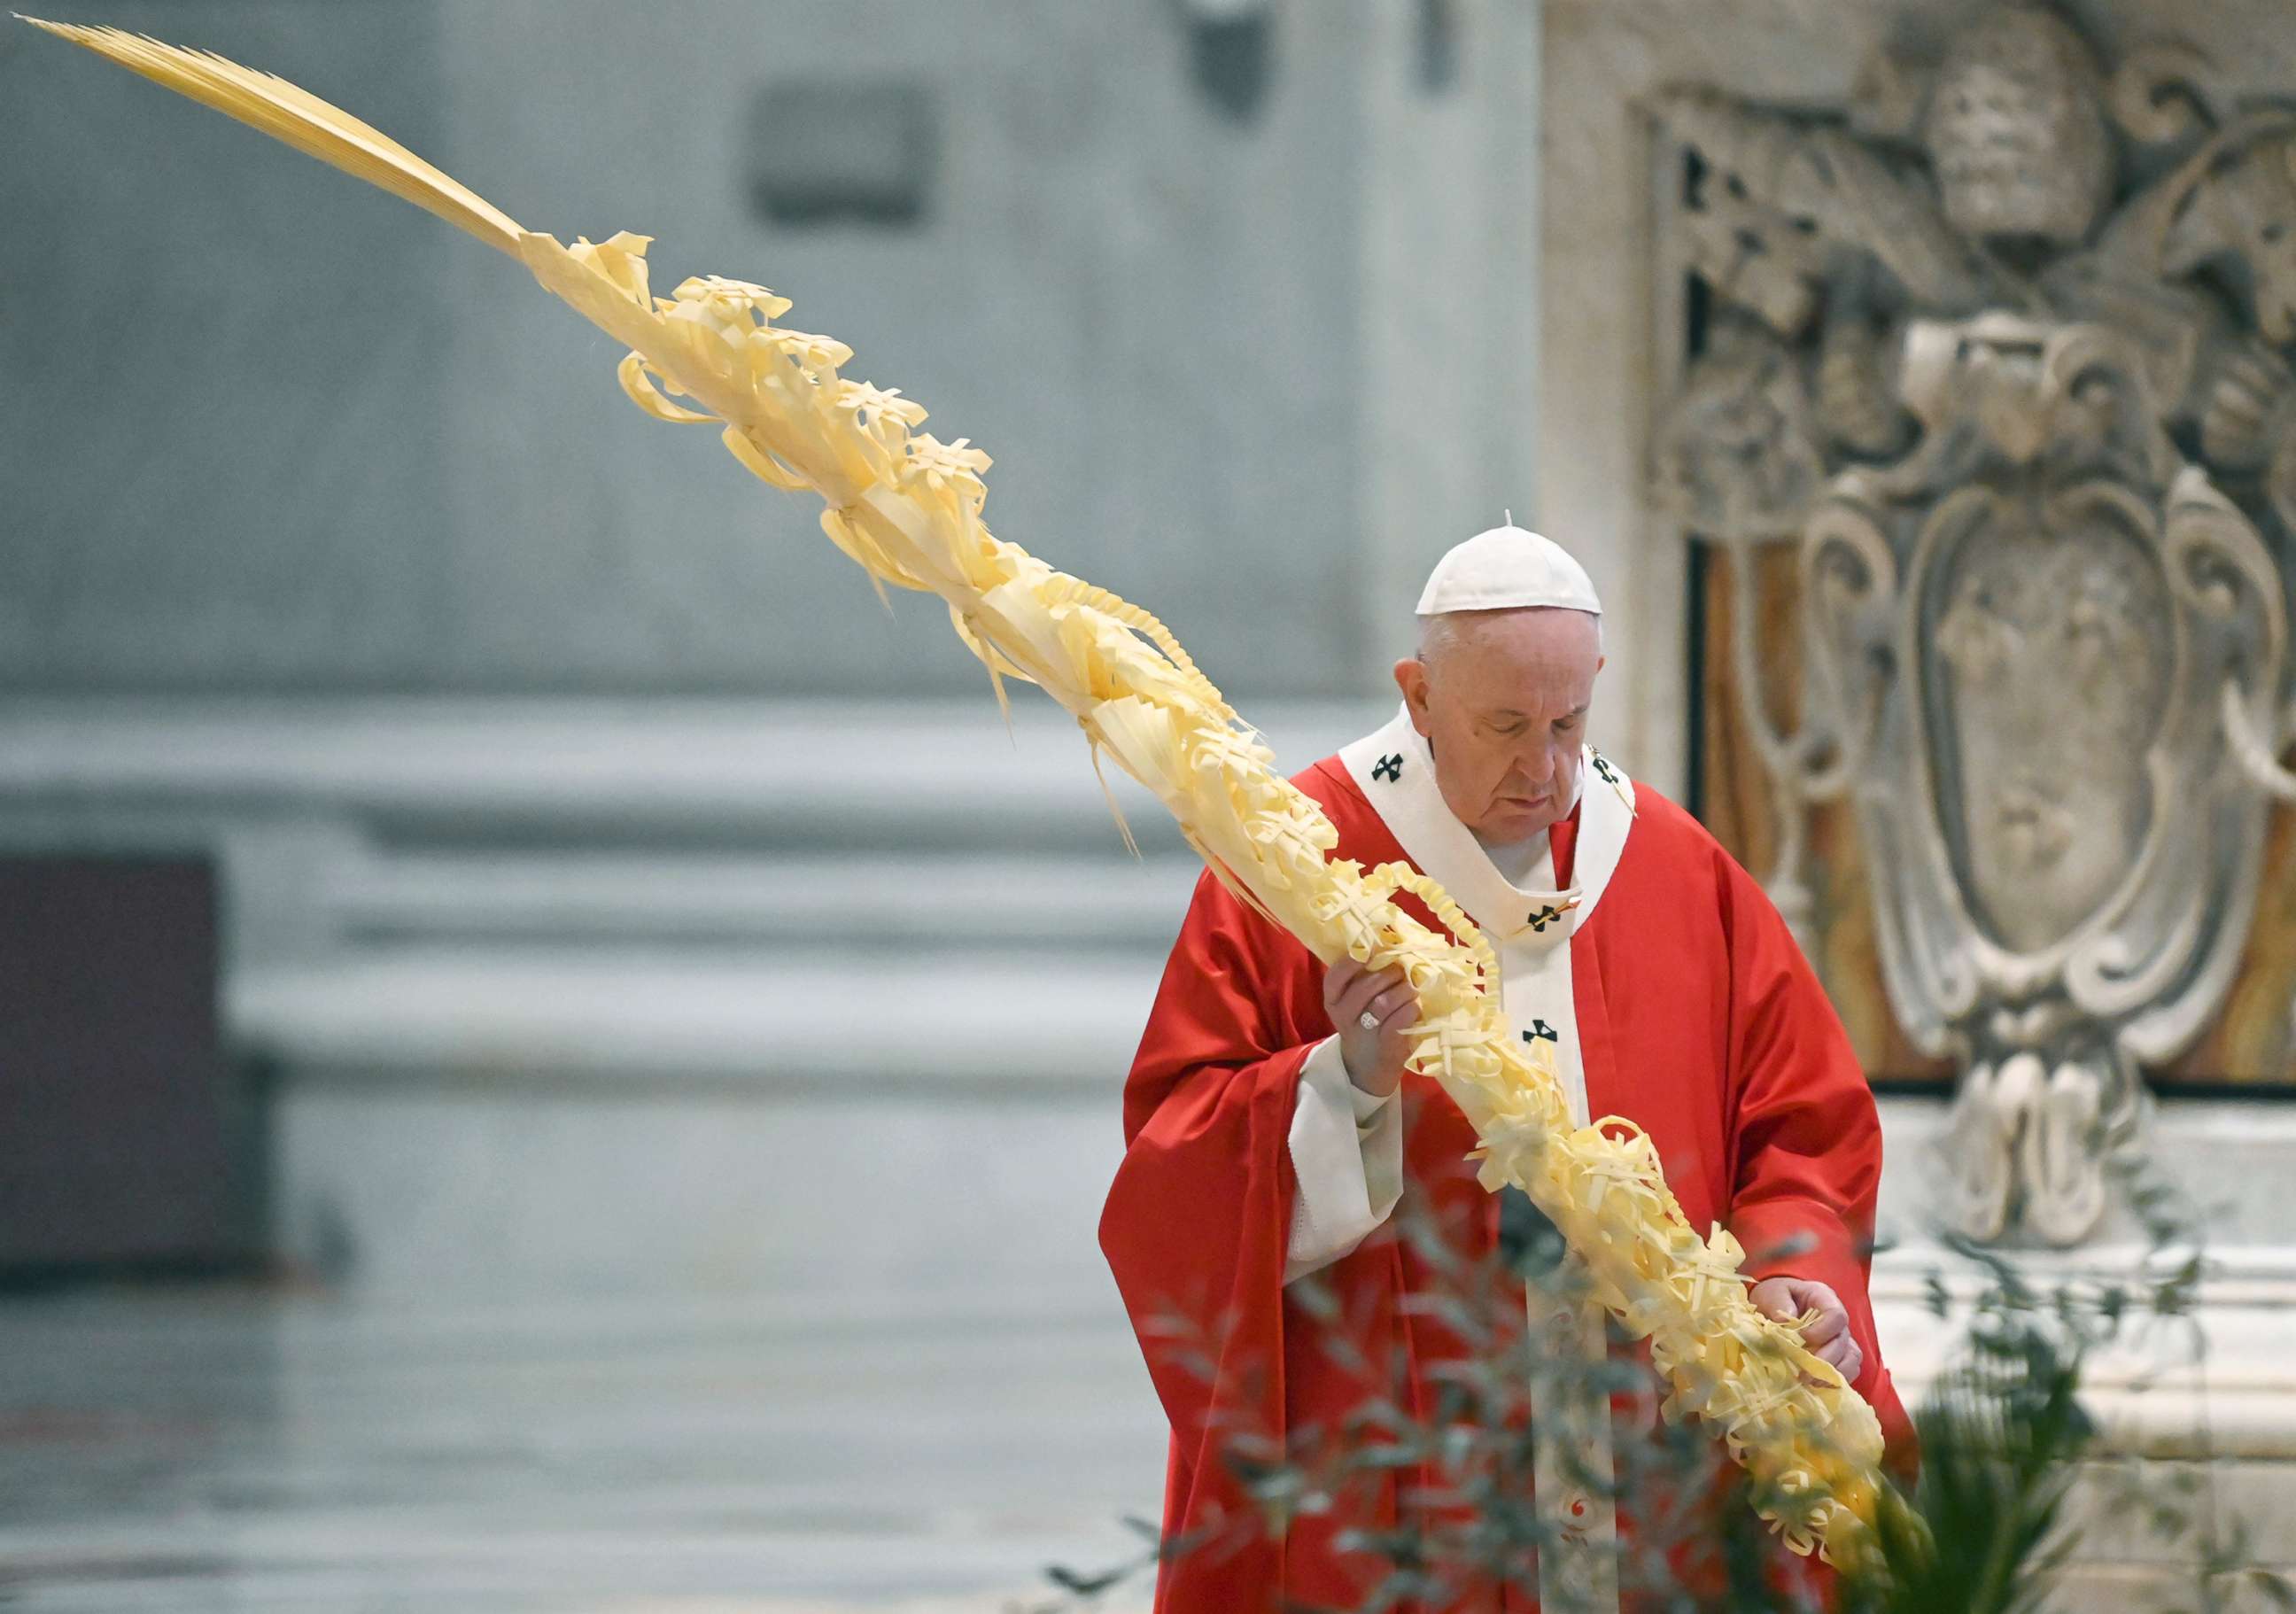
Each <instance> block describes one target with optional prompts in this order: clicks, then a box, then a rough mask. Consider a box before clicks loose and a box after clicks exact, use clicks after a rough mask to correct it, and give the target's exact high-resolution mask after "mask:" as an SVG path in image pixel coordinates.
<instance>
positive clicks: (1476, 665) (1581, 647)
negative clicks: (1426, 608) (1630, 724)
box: [1420, 606, 1603, 715]
mask: <svg viewBox="0 0 2296 1614" xmlns="http://www.w3.org/2000/svg"><path fill="white" fill-rule="evenodd" d="M1424 629H1425V631H1424V633H1423V635H1422V639H1421V643H1420V659H1421V660H1423V661H1424V662H1425V663H1426V664H1427V668H1428V675H1429V679H1430V682H1431V683H1432V684H1436V685H1437V686H1439V687H1440V688H1442V689H1443V690H1445V691H1446V692H1447V693H1449V694H1451V695H1453V696H1454V697H1456V699H1458V700H1462V701H1464V702H1466V703H1468V704H1470V705H1475V706H1507V707H1511V708H1513V709H1519V710H1525V711H1529V710H1531V709H1534V708H1537V709H1552V713H1553V714H1554V715H1559V714H1561V713H1563V712H1568V711H1570V710H1573V709H1576V708H1578V707H1579V706H1582V705H1584V704H1585V703H1586V702H1587V699H1588V697H1589V696H1590V694H1591V693H1592V691H1593V688H1594V683H1595V672H1596V670H1597V669H1598V668H1600V667H1601V665H1602V660H1603V635H1602V625H1601V622H1600V620H1599V619H1596V618H1595V617H1593V616H1590V615H1588V614H1587V612H1585V611H1582V610H1561V609H1558V608H1554V607H1547V606H1532V607H1527V608H1521V609H1517V610H1475V611H1453V612H1449V613H1447V614H1446V615H1444V616H1440V617H1431V618H1429V619H1427V620H1426V622H1425V624H1424Z"/></svg>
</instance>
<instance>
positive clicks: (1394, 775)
mask: <svg viewBox="0 0 2296 1614" xmlns="http://www.w3.org/2000/svg"><path fill="white" fill-rule="evenodd" d="M1340 760H1341V763H1342V764H1344V765H1345V766H1346V767H1347V770H1348V773H1349V775H1350V776H1351V777H1352V778H1353V779H1354V780H1355V782H1356V783H1357V786H1358V787H1360V788H1361V790H1362V791H1363V793H1364V795H1365V798H1366V799H1368V800H1369V801H1370V802H1371V804H1372V807H1374V809H1375V810H1376V811H1377V812H1378V814H1379V815H1380V817H1381V819H1382V820H1383V821H1384V822H1385V823H1386V824H1387V827H1388V828H1389V830H1390V831H1391V832H1393V833H1394V835H1395V839H1396V840H1397V841H1398V843H1400V844H1401V846H1402V848H1403V850H1404V852H1405V854H1406V856H1409V857H1410V859H1411V861H1412V862H1413V863H1415V864H1418V865H1419V867H1420V869H1421V870H1422V871H1423V872H1424V873H1426V874H1427V876H1428V877H1429V878H1430V879H1431V880H1433V881H1435V882H1436V883H1437V884H1439V885H1440V886H1441V887H1442V888H1443V889H1445V890H1447V891H1448V892H1450V894H1451V895H1452V897H1455V898H1456V899H1457V901H1458V904H1459V905H1460V906H1461V907H1463V908H1464V909H1466V910H1467V913H1468V915H1469V916H1470V917H1471V918H1472V919H1473V920H1474V922H1476V923H1477V924H1478V925H1480V926H1481V927H1482V928H1483V929H1484V930H1486V931H1488V932H1489V933H1490V934H1491V936H1492V937H1494V938H1496V939H1497V940H1501V941H1505V940H1510V939H1512V938H1514V937H1516V936H1520V935H1524V934H1526V933H1528V934H1529V935H1531V936H1534V937H1549V936H1568V935H1569V934H1570V933H1571V932H1572V931H1574V930H1577V929H1578V928H1579V926H1580V925H1582V924H1584V923H1585V922H1586V921H1587V915H1588V914H1591V913H1593V912H1594V911H1595V904H1596V903H1597V902H1599V901H1601V900H1602V897H1603V891H1604V890H1605V889H1608V887H1609V885H1610V883H1611V873H1612V872H1613V871H1614V870H1616V869H1617V867H1618V866H1619V857H1620V854H1621V853H1622V852H1624V851H1625V849H1626V844H1627V832H1628V830H1629V829H1631V828H1632V827H1633V824H1634V819H1635V787H1634V783H1633V782H1632V781H1631V780H1629V779H1628V777H1627V776H1626V774H1624V773H1623V772H1621V771H1620V769H1619V768H1618V766H1616V765H1615V764H1613V763H1611V762H1610V761H1608V760H1607V759H1605V758H1603V757H1602V756H1601V755H1600V754H1599V753H1597V752H1596V751H1595V750H1594V748H1593V747H1591V746H1589V747H1588V748H1587V750H1586V755H1585V765H1584V767H1583V768H1582V770H1581V774H1580V796H1579V844H1578V852H1577V856H1575V857H1574V858H1573V860H1572V870H1571V872H1572V873H1574V874H1575V875H1576V876H1577V877H1578V878H1577V880H1576V881H1575V883H1573V884H1572V885H1571V886H1570V888H1569V889H1566V890H1556V891H1525V890H1520V889H1517V888H1515V887H1514V886H1513V885H1510V884H1509V883H1508V882H1507V880H1506V877H1505V875H1503V874H1501V873H1499V870H1498V865H1497V864H1494V863H1493V862H1492V861H1491V859H1490V855H1489V854H1488V853H1487V852H1485V851H1484V850H1483V848H1482V844H1481V842H1480V841H1478V840H1476V839H1475V837H1474V835H1473V834H1472V832H1470V831H1469V830H1468V828H1467V826H1466V825H1465V824H1464V823H1460V822H1459V821H1458V819H1457V818H1456V817H1455V816H1454V815H1452V812H1451V809H1450V807H1448V806H1447V804H1446V803H1445V802H1444V800H1443V792H1442V791H1441V790H1440V789H1439V788H1438V786H1437V785H1436V782H1435V758H1434V757H1433V754H1432V753H1431V752H1430V751H1429V750H1428V749H1427V741H1426V740H1425V739H1424V738H1423V736H1422V735H1421V734H1420V733H1419V731H1418V729H1417V728H1415V726H1413V725H1412V721H1411V713H1410V709H1408V708H1398V709H1397V711H1396V715H1395V717H1393V718H1391V719H1390V721H1389V722H1388V723H1387V724H1386V725H1385V726H1384V727H1382V728H1379V729H1376V730H1374V732H1373V733H1368V734H1365V736H1364V737H1363V738H1362V739H1360V740H1357V741H1353V742H1352V743H1350V744H1349V745H1347V746H1344V747H1342V748H1341V751H1340ZM1589 775H1591V776H1592V777H1593V778H1594V779H1595V782H1596V784H1597V786H1598V787H1599V788H1596V789H1594V790H1591V791H1589V790H1587V788H1586V783H1585V781H1586V779H1587V777H1588V776H1589ZM1540 866H1541V867H1543V868H1546V869H1548V870H1550V871H1551V870H1552V868H1553V866H1554V865H1553V864H1552V862H1551V861H1543V862H1542V864H1541V865H1540ZM1549 878H1552V875H1551V873H1550V875H1549ZM1557 921H1565V922H1562V923H1560V924H1558V923H1557Z"/></svg>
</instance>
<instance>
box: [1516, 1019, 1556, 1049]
mask: <svg viewBox="0 0 2296 1614" xmlns="http://www.w3.org/2000/svg"><path fill="white" fill-rule="evenodd" d="M1522 1040H1523V1041H1525V1042H1527V1043H1557V1044H1559V1043H1561V1042H1562V1036H1561V1034H1560V1033H1558V1032H1557V1031H1556V1030H1555V1029H1554V1027H1552V1026H1550V1025H1548V1024H1547V1023H1546V1021H1545V1020H1533V1021H1531V1022H1530V1029H1529V1030H1528V1031H1526V1032H1524V1033H1523V1034H1522Z"/></svg>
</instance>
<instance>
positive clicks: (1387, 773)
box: [1371, 751, 1403, 784]
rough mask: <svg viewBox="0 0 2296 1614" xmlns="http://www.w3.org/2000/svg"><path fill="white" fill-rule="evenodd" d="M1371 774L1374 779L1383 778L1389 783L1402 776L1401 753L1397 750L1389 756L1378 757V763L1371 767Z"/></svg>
mask: <svg viewBox="0 0 2296 1614" xmlns="http://www.w3.org/2000/svg"><path fill="white" fill-rule="evenodd" d="M1371 776H1372V777H1373V778H1374V779H1384V780H1386V781H1387V782H1388V783H1390V784H1393V783H1394V782H1396V781H1397V780H1398V779H1400V778H1402V777H1403V756H1402V753H1401V752H1399V751H1398V752H1396V753H1393V754H1391V755H1389V756H1385V757H1382V758H1380V759H1379V765H1378V766H1375V767H1374V768H1373V769H1372V771H1371Z"/></svg>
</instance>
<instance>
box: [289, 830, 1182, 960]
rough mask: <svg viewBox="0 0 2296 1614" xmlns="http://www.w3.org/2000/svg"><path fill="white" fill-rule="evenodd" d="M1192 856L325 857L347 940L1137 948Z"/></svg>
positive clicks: (1173, 925)
mask: <svg viewBox="0 0 2296 1614" xmlns="http://www.w3.org/2000/svg"><path fill="white" fill-rule="evenodd" d="M1200 870H1201V864H1199V863H1198V862H1197V860H1196V859H1195V858H1194V857H1193V856H1188V855H1186V854H1185V853H1184V854H1182V855H1180V856H1170V855H1159V856H1153V857H1148V858H1143V859H1134V858H1132V857H1128V856H1126V855H1125V854H1124V852H1123V851H1122V849H1121V848H1117V847H1114V846H1111V848H1109V850H1108V852H1107V853H1106V854H1105V855H1103V856H1088V855H1084V854H1079V853H1046V854H1042V855H1037V856H1025V855H1022V854H1020V853H1018V852H1008V853H995V852H954V851H945V852H942V853H939V854H937V855H936V854H923V853H914V852H864V851H861V850H856V851H853V852H849V853H829V852H820V853H814V854H810V855H804V854H800V855H795V856H750V855H746V854H742V853H737V852H719V853H712V852H706V851H685V852H675V853H668V852H665V853H656V854H638V853H612V852H568V851H542V852H524V853H510V852H502V851H493V852H488V851H460V852H425V853H414V854H406V855H391V854H389V853H378V852H373V851H371V850H363V851H362V852H361V853H359V854H356V855H353V856H348V857H347V858H346V859H345V860H344V862H343V863H342V864H340V865H339V866H336V867H334V868H332V869H331V870H330V871H329V873H328V874H327V876H326V880H325V901H326V904H327V905H328V907H329V909H330V912H331V914H332V922H333V923H334V925H335V927H336V928H337V930H338V931H339V932H340V935H341V937H342V938H343V939H344V941H345V942H346V943H348V944H351V945H355V946H357V945H368V944H377V943H388V942H405V941H409V940H421V939H425V938H429V939H438V940H448V939H451V940H454V941H457V942H463V943H471V944H476V943H481V942H496V943H504V944H512V945H515V944H518V943H521V942H535V941H547V942H558V943H567V944H576V943H579V944H591V945H616V944H619V945H630V944H638V943H703V942H709V943H718V944H725V945H731V946H753V947H759V948H774V949H779V950H783V951H787V952H791V953H798V954H807V953H813V952H817V951H819V950H821V949H823V948H824V947H849V948H854V949H861V950H870V949H875V948H881V947H898V946H910V947H915V946H930V947H936V948H940V949H945V950H955V951H958V952H966V953H974V952H979V951H980V950H983V949H986V948H990V947H1001V946H1016V945H1018V946H1033V947H1036V948H1038V949H1044V948H1054V947H1069V946H1076V947H1083V948H1095V949H1096V948H1110V947H1118V948H1132V949H1136V950H1139V951H1143V952H1147V953H1151V954H1155V955H1157V956H1161V954H1163V952H1164V950H1165V949H1166V948H1167V947H1169V946H1170V944H1171V940H1172V938H1173V936H1174V934H1175V933H1176V932H1177V930H1178V929H1179V923H1180V917H1181V914H1183V913H1184V912H1185V909H1186V906H1187V902H1188V897H1189V893H1190V891H1191V889H1193V885H1194V882H1195V880H1196V877H1197V874H1198V873H1199V871H1200Z"/></svg>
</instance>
